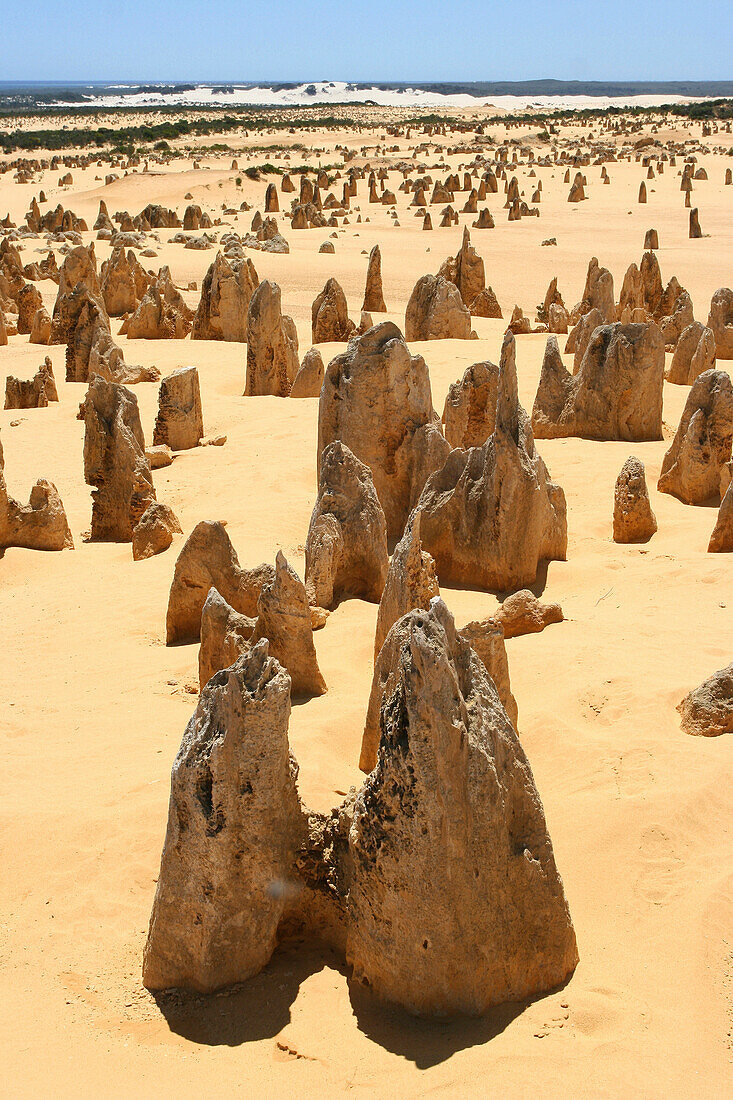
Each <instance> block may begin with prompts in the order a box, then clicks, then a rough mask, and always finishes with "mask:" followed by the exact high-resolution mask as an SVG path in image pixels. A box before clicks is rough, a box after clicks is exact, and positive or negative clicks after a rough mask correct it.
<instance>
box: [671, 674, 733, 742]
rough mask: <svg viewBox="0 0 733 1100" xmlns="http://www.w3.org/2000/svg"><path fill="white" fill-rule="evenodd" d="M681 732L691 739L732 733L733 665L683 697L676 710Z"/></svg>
mask: <svg viewBox="0 0 733 1100" xmlns="http://www.w3.org/2000/svg"><path fill="white" fill-rule="evenodd" d="M677 710H678V711H679V712H680V715H681V718H682V729H683V730H684V731H685V733H689V734H692V736H693V737H719V736H720V734H721V733H733V665H728V667H727V668H721V669H720V671H719V672H715V673H713V675H712V676H711V677H710V678H709V679H708V680H705V681H704V682H703V683H702V684H700V686H699V687H696V688H694V689H693V690H692V691H691V692H690V693H689V695H686V696H685V698H684V699H683V700H682V702H681V703H680V705H679V706H678V707H677Z"/></svg>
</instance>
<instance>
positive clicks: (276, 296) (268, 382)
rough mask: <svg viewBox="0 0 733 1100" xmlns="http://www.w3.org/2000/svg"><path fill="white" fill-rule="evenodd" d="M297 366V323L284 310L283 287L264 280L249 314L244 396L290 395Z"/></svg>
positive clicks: (252, 299) (255, 295)
mask: <svg viewBox="0 0 733 1100" xmlns="http://www.w3.org/2000/svg"><path fill="white" fill-rule="evenodd" d="M298 366H299V363H298V333H297V331H296V328H295V322H294V321H293V319H292V317H288V316H286V315H284V314H283V312H282V309H281V306H280V287H279V286H278V285H277V283H271V282H270V281H269V279H263V280H262V282H261V283H260V284H259V286H258V287H257V289H256V290H255V291H254V293H253V294H252V298H251V301H250V303H249V311H248V313H247V379H246V384H245V388H244V395H245V397H263V396H268V395H270V396H273V397H287V396H288V394H289V393H290V390H291V388H292V385H293V382H294V380H295V377H296V375H297V373H298Z"/></svg>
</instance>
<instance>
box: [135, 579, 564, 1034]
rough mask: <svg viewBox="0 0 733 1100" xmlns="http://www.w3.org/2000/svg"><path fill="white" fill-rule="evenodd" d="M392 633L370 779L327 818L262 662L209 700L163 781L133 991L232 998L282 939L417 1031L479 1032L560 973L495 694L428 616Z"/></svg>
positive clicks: (541, 838) (531, 795) (283, 683)
mask: <svg viewBox="0 0 733 1100" xmlns="http://www.w3.org/2000/svg"><path fill="white" fill-rule="evenodd" d="M495 625H496V630H497V631H498V634H499V636H500V635H501V627H500V626H498V624H495ZM398 629H399V630H400V632H401V634H402V636H403V637H404V645H403V646H402V647H401V648H400V649H399V651H398V652H397V653H396V659H395V664H394V669H393V676H392V679H391V682H390V690H389V692H388V694H387V697H386V698H385V700H384V704H383V706H382V710H381V716H380V730H379V751H378V761H377V765H376V768H375V769H374V770H373V771H372V772H371V774H370V776H369V777H368V779H367V780H366V781H365V783H364V785H363V787H362V789H361V791H360V792H359V793H358V795H356V796H354V795H350V796H348V797H347V799H346V801H345V802H344V803H343V804H342V805H341V806H339V807H336V808H335V809H334V810H333V811H332V812H331V813H330V814H316V813H307V812H306V811H304V810H303V808H302V807H301V804H300V801H299V798H298V792H297V789H296V786H295V781H296V777H297V765H296V763H295V761H294V759H293V757H292V754H291V753H290V752H289V748H288V739H287V725H288V717H289V706H290V702H289V695H290V680H289V677H288V676H287V674H286V673H285V671H284V670H283V669H282V668H281V667H280V665H279V664H278V662H277V661H275V660H274V659H273V658H271V657H269V656H268V654H267V643H266V642H264V641H261V642H259V643H258V644H256V645H255V646H253V647H252V648H251V649H249V650H248V651H247V652H246V653H245V654H244V655H243V656H241V657H240V658H239V659H238V660H237V661H236V663H235V664H234V665H233V666H232V667H231V668H227V669H226V670H224V671H221V672H217V673H216V674H215V675H214V676H213V677H212V678H211V679H210V680H209V681H208V683H207V684H206V686H205V687H204V689H203V691H202V695H201V699H200V702H199V706H198V708H197V711H196V713H195V715H194V717H193V719H192V721H191V722H190V723H189V726H188V728H187V730H186V733H185V735H184V739H183V743H182V745H181V749H180V751H179V753H178V756H177V758H176V762H175V764H174V767H173V772H172V777H171V800H170V810H169V818H168V831H167V835H166V843H165V847H164V850H163V857H162V863H161V871H160V875H159V878H158V887H157V890H156V897H155V902H154V906H153V914H152V918H151V924H150V931H149V935H148V942H147V946H146V950H145V958H144V966H143V981H144V982H145V985H146V986H147V987H148V988H150V989H153V990H157V989H170V988H176V987H177V988H188V989H195V990H199V991H210V990H214V989H218V988H220V987H222V986H225V985H230V984H233V983H236V982H240V981H243V980H245V979H246V978H247V977H249V976H251V975H252V974H254V973H256V972H257V971H258V970H260V969H261V968H262V967H263V966H264V965H265V964H266V963H267V961H268V960H269V958H270V956H271V954H272V952H273V950H274V948H275V947H276V945H277V943H278V940H279V939H280V938H281V937H282V936H284V935H286V934H287V933H288V931H289V930H292V931H294V932H296V933H297V934H298V935H300V936H304V935H305V936H311V935H312V936H314V937H318V938H320V939H325V940H326V941H327V942H330V943H331V944H332V945H333V946H334V948H335V949H337V950H338V951H340V952H344V951H345V954H346V957H347V961H348V962H349V963H350V964H351V965H352V966H353V968H354V978H355V979H356V980H357V981H359V982H362V983H363V982H365V981H366V982H368V983H369V985H370V986H371V987H372V989H373V990H374V992H375V993H376V994H377V995H378V996H379V997H381V998H385V999H388V1000H394V1001H395V1002H396V1003H398V1004H400V1005H402V1006H403V1007H406V1008H408V1009H409V1010H410V1011H412V1012H416V1013H420V1014H426V1015H449V1014H454V1013H467V1012H470V1013H481V1012H483V1011H485V1010H486V1009H487V1008H488V1007H490V1006H491V1005H492V1004H495V1003H499V1002H501V1001H507V1000H510V1001H514V1000H521V999H523V998H524V997H527V996H532V995H536V994H539V993H542V992H546V991H548V990H549V989H551V988H554V987H555V986H556V985H558V984H560V983H561V982H562V981H563V980H564V979H565V978H566V977H567V976H568V975H569V974H570V973H571V972H572V970H573V968H574V966H575V964H576V962H577V949H576V945H575V937H574V933H573V929H572V924H571V922H570V917H569V913H568V909H567V903H566V901H565V897H564V893H563V888H562V882H561V880H560V878H559V875H558V873H557V869H556V867H555V863H554V857H553V854H552V847H551V843H550V840H549V837H548V835H547V829H546V825H545V821H544V814H543V811H542V807H541V803H540V801H539V796H538V794H537V791H536V788H535V786H534V780H533V778H532V773H531V771H530V768H529V764H528V762H527V760H526V757H525V756H524V753H523V751H522V749H521V746H520V744H519V741H518V739H517V736H516V733H515V731H514V729H513V727H512V725H511V722H510V720H509V718H508V716H507V714H506V711H505V710H504V708H503V707H502V703H501V701H500V698H499V695H498V694H497V690H496V688H495V685H494V684H493V683H492V680H491V678H490V677H489V676H488V675H487V672H486V670H485V668H484V665H483V664H482V662H481V660H480V659H479V658H478V657H477V655H476V653H475V652H474V651H473V650H472V649H471V647H470V646H469V645H468V644H467V643H466V642H465V641H464V640H463V639H462V638H461V637H460V635H458V634H457V633H456V631H455V627H454V624H453V620H452V618H451V616H450V613H449V612H448V610H447V608H446V607H445V605H444V604H442V601H440V600H436V601H433V604H432V606H431V608H430V609H429V610H428V611H415V612H411V613H410V614H409V615H407V616H406V617H405V619H403V620H401V621H400V623H398V624H395V628H394V631H395V632H396V631H397V630H398ZM502 645H503V642H502Z"/></svg>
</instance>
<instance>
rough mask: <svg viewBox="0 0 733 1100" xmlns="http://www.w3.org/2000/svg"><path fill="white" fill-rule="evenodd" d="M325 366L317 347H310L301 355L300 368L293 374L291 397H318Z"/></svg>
mask: <svg viewBox="0 0 733 1100" xmlns="http://www.w3.org/2000/svg"><path fill="white" fill-rule="evenodd" d="M325 372H326V368H325V367H324V365H323V357H322V356H321V353H320V351H319V350H318V348H311V349H310V351H307V352H306V353H305V355H304V356H303V362H302V363H301V364H300V370H299V371H298V373H297V374H296V376H295V381H294V382H293V387H292V389H291V390H290V396H291V397H320V394H321V386H322V385H323V376H324V374H325Z"/></svg>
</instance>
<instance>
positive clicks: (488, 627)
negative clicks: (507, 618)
mask: <svg viewBox="0 0 733 1100" xmlns="http://www.w3.org/2000/svg"><path fill="white" fill-rule="evenodd" d="M459 633H460V636H461V638H462V639H463V640H464V642H468V644H469V645H470V646H471V649H472V650H473V651H474V653H475V654H476V656H477V657H478V658H479V660H480V661H481V662H482V664H483V665H484V668H485V669H486V671H487V672H488V674H489V676H490V677H491V679H492V680H493V681H494V687H495V688H496V690H497V691H498V693H499V698H500V699H501V705H502V706H503V708H504V710H505V711H506V712H507V715H508V717H509V721H510V722H511V724H512V725H513V726H514V728H515V729H517V728H518V718H519V713H518V710H517V701H516V699H515V698H514V696H513V694H512V686H511V683H510V681H509V662H508V660H507V654H506V645H505V644H504V627H503V626H502V625H501V623H500V622H499V620H498V619H497V618H496V616H490V617H489V618H488V619H481V620H474V621H473V622H470V623H466V625H465V626H464V627H461V630H460V632H459Z"/></svg>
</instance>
